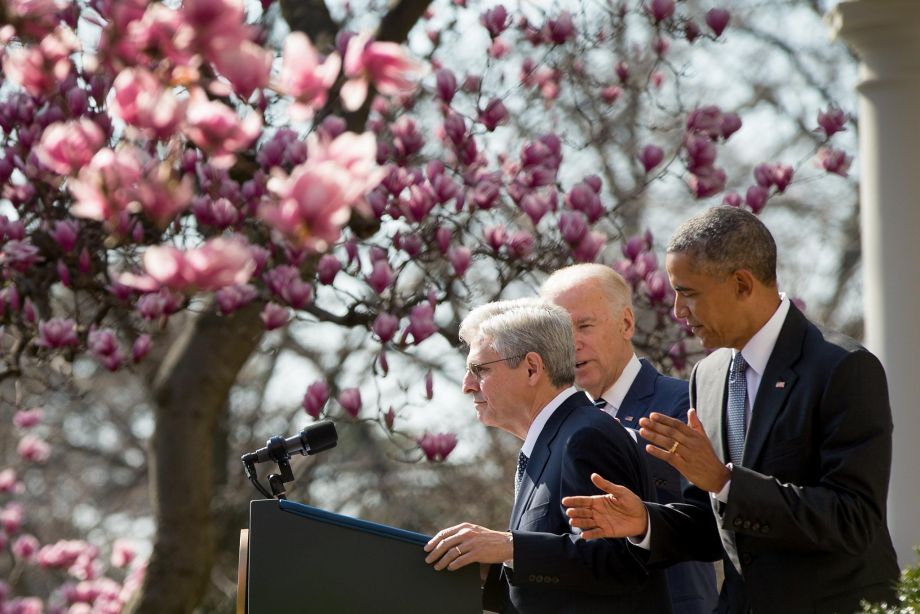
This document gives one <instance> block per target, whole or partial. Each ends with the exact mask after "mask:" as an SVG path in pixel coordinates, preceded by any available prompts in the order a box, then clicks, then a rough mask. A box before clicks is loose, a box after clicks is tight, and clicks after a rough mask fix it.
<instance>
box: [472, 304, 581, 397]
mask: <svg viewBox="0 0 920 614" xmlns="http://www.w3.org/2000/svg"><path fill="white" fill-rule="evenodd" d="M480 337H485V338H486V339H488V340H489V347H490V348H492V349H493V350H495V351H496V352H498V353H499V354H500V355H502V356H512V357H516V358H514V359H512V360H509V361H508V366H510V367H516V366H518V365H519V364H521V360H522V359H523V358H524V356H525V355H526V354H527V353H528V352H536V353H537V354H539V355H540V358H542V359H543V366H544V367H545V368H546V373H547V375H548V376H549V381H550V383H552V385H553V386H555V387H557V388H561V387H563V386H571V385H572V384H573V383H574V382H575V338H574V337H573V335H572V319H571V318H570V317H569V314H568V312H567V311H566V310H565V309H562V308H561V307H557V306H556V305H552V304H550V303H547V302H545V301H542V300H540V299H533V298H525V299H518V300H514V301H496V302H494V303H487V304H485V305H482V306H480V307H477V308H476V309H474V310H473V311H471V312H470V313H469V315H467V316H466V317H465V318H464V319H463V322H462V323H461V324H460V339H461V341H463V342H464V343H466V344H469V343H470V342H471V341H473V340H475V339H478V338H480Z"/></svg>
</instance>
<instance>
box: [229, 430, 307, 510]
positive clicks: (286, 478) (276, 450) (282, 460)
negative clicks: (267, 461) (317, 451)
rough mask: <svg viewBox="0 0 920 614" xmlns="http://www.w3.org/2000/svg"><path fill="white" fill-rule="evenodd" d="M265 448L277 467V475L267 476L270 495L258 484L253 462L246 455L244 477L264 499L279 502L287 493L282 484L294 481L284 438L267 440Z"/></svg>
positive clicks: (244, 458) (244, 457)
mask: <svg viewBox="0 0 920 614" xmlns="http://www.w3.org/2000/svg"><path fill="white" fill-rule="evenodd" d="M267 447H268V455H269V458H271V460H273V461H275V463H276V464H277V465H278V473H272V474H270V475H269V476H268V485H269V486H270V487H271V489H272V491H271V493H269V492H268V491H267V490H266V489H265V487H264V486H262V483H261V482H259V476H258V474H257V473H256V464H255V460H254V459H253V458H252V455H248V454H247V455H244V456H243V458H242V461H243V471H245V472H246V477H248V478H249V481H250V482H252V484H253V486H255V487H256V489H257V490H258V491H259V492H260V493H262V494H263V495H265V497H266V498H268V499H279V500H280V499H287V491H286V489H285V487H284V484H285V482H293V481H294V472H293V471H292V470H291V462H290V458H291V455H290V454H288V451H287V448H286V446H285V444H284V437H272V438H271V439H269V440H268V444H267ZM247 457H248V458H247Z"/></svg>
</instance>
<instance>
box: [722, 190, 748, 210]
mask: <svg viewBox="0 0 920 614" xmlns="http://www.w3.org/2000/svg"><path fill="white" fill-rule="evenodd" d="M743 202H744V199H743V198H742V197H741V194H738V193H737V192H726V193H725V196H724V197H723V198H722V204H723V205H728V206H729V207H735V208H738V207H740V206H741V205H742V203H743Z"/></svg>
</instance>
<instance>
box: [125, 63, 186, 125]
mask: <svg viewBox="0 0 920 614" xmlns="http://www.w3.org/2000/svg"><path fill="white" fill-rule="evenodd" d="M112 90H113V91H114V95H113V96H112V101H111V103H110V105H109V108H110V109H111V111H112V112H113V113H114V114H115V115H117V116H118V117H120V118H121V119H122V120H123V121H124V122H125V123H127V124H131V125H132V126H135V127H136V128H140V129H141V130H143V131H145V132H147V133H149V134H151V135H152V136H153V137H155V138H157V139H168V138H169V137H171V136H172V135H173V134H175V132H176V130H177V129H178V128H179V125H180V123H181V122H182V119H183V117H184V115H185V108H186V104H187V102H186V101H184V100H182V101H180V100H179V99H178V98H176V96H175V94H173V92H172V91H171V89H170V88H168V87H164V85H163V83H162V82H161V81H160V79H158V78H156V77H155V76H154V75H153V73H151V72H150V71H148V70H147V69H145V68H142V67H132V68H126V69H125V70H123V71H121V72H120V73H119V74H118V76H117V77H116V78H115V82H114V83H113V84H112Z"/></svg>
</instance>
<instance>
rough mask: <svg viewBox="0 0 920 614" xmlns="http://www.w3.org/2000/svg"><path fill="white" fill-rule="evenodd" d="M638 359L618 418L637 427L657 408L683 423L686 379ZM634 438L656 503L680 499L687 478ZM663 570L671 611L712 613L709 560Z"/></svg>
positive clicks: (686, 404)
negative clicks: (652, 488)
mask: <svg viewBox="0 0 920 614" xmlns="http://www.w3.org/2000/svg"><path fill="white" fill-rule="evenodd" d="M641 362H642V367H641V368H640V369H639V373H638V374H637V375H636V379H635V380H633V383H632V385H631V386H630V387H629V391H628V392H627V393H626V396H625V397H624V398H623V402H622V403H621V404H620V407H619V409H618V410H617V419H618V420H619V421H620V423H621V424H622V425H623V426H625V427H627V428H631V429H638V428H639V418H643V417H644V418H647V417H648V415H649V414H650V413H652V412H653V411H656V412H659V413H662V414H665V415H667V416H671V417H672V418H676V419H678V420H680V421H681V422H684V423H686V422H687V409H689V407H690V393H689V387H688V386H687V382H685V381H683V380H679V379H676V378H673V377H667V376H666V375H662V374H661V373H659V372H658V370H657V369H655V367H653V366H652V364H651V363H650V362H648V361H647V360H645V359H642V361H641ZM637 437H638V441H639V449H640V450H642V451H643V455H644V456H645V460H646V461H647V462H648V468H649V472H650V473H651V476H652V481H653V482H654V484H655V492H656V494H657V495H658V503H677V502H682V501H683V500H684V498H683V494H682V491H683V488H684V487H685V486H686V485H687V482H686V480H684V478H683V476H681V475H680V473H678V471H677V470H676V469H674V467H672V466H671V465H669V464H668V463H666V462H664V461H661V460H658V459H657V458H655V457H653V456H650V455H648V454H645V453H644V450H645V444H646V443H647V442H646V441H645V440H644V439H643V438H642V437H641V436H639V435H637ZM666 573H667V578H668V590H669V592H670V594H671V607H672V608H673V610H674V614H712V611H713V609H714V608H715V607H716V601H717V600H718V591H717V590H716V571H715V568H714V567H713V565H712V563H704V562H701V561H687V562H684V563H677V564H675V565H673V566H671V567H668V568H667V570H666Z"/></svg>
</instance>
